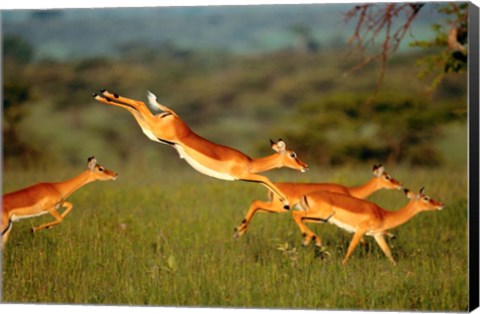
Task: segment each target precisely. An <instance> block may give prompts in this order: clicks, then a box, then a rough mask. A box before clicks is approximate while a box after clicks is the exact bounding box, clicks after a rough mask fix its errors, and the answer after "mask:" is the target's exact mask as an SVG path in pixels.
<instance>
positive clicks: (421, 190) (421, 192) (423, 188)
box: [418, 186, 425, 195]
mask: <svg viewBox="0 0 480 314" xmlns="http://www.w3.org/2000/svg"><path fill="white" fill-rule="evenodd" d="M424 190H425V187H424V186H422V188H421V189H420V192H418V193H419V194H420V195H423V191H424Z"/></svg>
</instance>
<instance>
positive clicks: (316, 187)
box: [234, 165, 402, 241]
mask: <svg viewBox="0 0 480 314" xmlns="http://www.w3.org/2000/svg"><path fill="white" fill-rule="evenodd" d="M274 184H275V185H276V186H277V187H278V188H279V189H280V190H281V191H282V192H283V193H285V195H286V196H287V198H288V201H289V203H290V206H291V207H292V208H294V207H295V205H297V204H298V203H299V202H300V199H301V198H302V197H303V196H304V195H306V194H309V193H312V192H315V191H329V192H335V193H340V194H346V195H351V196H353V197H356V198H362V199H363V198H367V197H368V196H370V195H371V194H372V193H374V192H375V191H378V190H380V189H396V190H400V189H402V184H401V183H400V182H399V181H398V180H396V179H395V178H393V177H392V176H390V175H389V174H388V173H387V172H385V168H384V167H383V166H382V165H374V166H373V177H372V178H371V179H370V180H369V181H368V182H366V183H365V184H362V185H360V186H354V187H346V186H344V185H341V184H335V183H296V182H274ZM268 198H269V201H268V202H263V201H259V200H255V201H253V202H252V204H251V205H250V209H249V210H248V212H247V214H246V215H245V218H244V219H243V221H242V223H241V224H240V225H239V226H238V227H236V228H235V235H234V237H236V238H237V237H240V236H242V235H243V234H244V233H245V232H246V231H247V228H248V226H249V224H250V222H251V221H252V219H253V216H254V215H255V214H256V213H257V212H266V213H286V212H287V211H286V210H285V209H284V208H283V206H282V203H281V202H280V200H279V199H278V197H277V196H276V195H274V194H273V193H271V192H270V193H269V195H268ZM317 241H320V239H317Z"/></svg>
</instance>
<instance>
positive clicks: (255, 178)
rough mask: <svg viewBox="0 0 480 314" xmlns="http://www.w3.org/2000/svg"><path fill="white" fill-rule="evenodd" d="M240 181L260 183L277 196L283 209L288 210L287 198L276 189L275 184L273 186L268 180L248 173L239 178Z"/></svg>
mask: <svg viewBox="0 0 480 314" xmlns="http://www.w3.org/2000/svg"><path fill="white" fill-rule="evenodd" d="M240 180H242V181H253V182H258V183H261V184H262V185H264V186H265V187H267V188H268V189H269V190H270V191H272V192H273V193H275V194H276V195H277V196H278V198H279V199H280V201H281V202H282V203H283V208H285V209H290V204H289V203H288V199H287V196H286V195H285V194H284V193H283V192H282V191H280V189H279V188H277V187H276V186H275V184H273V183H272V181H270V179H268V178H267V177H264V176H261V175H259V174H256V173H248V174H247V175H245V176H243V177H241V178H240Z"/></svg>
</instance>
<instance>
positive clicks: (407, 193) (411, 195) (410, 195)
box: [403, 189, 416, 200]
mask: <svg viewBox="0 0 480 314" xmlns="http://www.w3.org/2000/svg"><path fill="white" fill-rule="evenodd" d="M403 191H404V192H405V195H406V196H407V198H409V199H411V200H413V199H414V198H415V197H416V195H415V193H413V192H412V191H410V190H409V189H403Z"/></svg>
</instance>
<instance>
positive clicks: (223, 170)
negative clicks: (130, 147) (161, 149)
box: [93, 90, 308, 208]
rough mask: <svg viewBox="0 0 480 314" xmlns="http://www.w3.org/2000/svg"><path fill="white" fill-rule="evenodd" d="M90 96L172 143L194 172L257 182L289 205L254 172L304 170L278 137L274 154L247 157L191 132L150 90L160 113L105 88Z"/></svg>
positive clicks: (151, 135)
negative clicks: (115, 107)
mask: <svg viewBox="0 0 480 314" xmlns="http://www.w3.org/2000/svg"><path fill="white" fill-rule="evenodd" d="M93 97H94V98H95V99H96V100H97V101H99V102H101V103H104V104H107V105H112V106H117V107H121V108H124V109H126V110H128V111H129V112H130V113H131V114H132V115H133V117H134V118H135V120H136V121H137V123H138V124H139V125H140V127H141V128H142V131H143V133H144V134H145V135H146V136H147V137H148V138H149V139H150V140H152V141H155V142H160V143H163V144H167V145H170V146H173V147H174V148H175V149H176V150H177V151H178V153H179V155H180V158H182V159H185V160H186V161H187V163H188V164H190V166H192V167H193V168H194V169H195V170H197V171H198V172H200V173H202V174H205V175H207V176H211V177H214V178H217V179H221V180H227V181H234V180H242V181H250V182H256V183H260V184H262V185H264V186H266V187H267V188H268V189H269V190H270V191H272V192H273V193H275V194H276V195H277V196H278V198H279V199H280V201H281V202H282V203H283V205H284V207H285V208H289V204H288V200H287V197H286V196H285V194H284V193H283V192H282V191H281V190H279V189H278V188H277V187H276V186H275V185H274V184H273V183H272V182H271V181H270V180H269V179H268V178H267V177H265V176H262V175H259V174H257V173H259V172H264V171H268V170H271V169H274V168H281V167H288V168H292V169H296V170H300V171H302V172H304V171H306V170H307V169H308V165H307V164H305V163H303V162H302V161H301V160H300V159H298V157H297V155H296V153H295V152H293V151H291V150H289V149H287V147H286V144H285V142H284V141H282V140H279V141H278V142H276V143H275V142H273V141H271V140H270V142H271V146H272V148H273V150H275V152H276V153H275V154H273V155H270V156H266V157H263V158H251V157H249V156H247V155H245V154H244V153H242V152H240V151H238V150H236V149H233V148H231V147H228V146H223V145H220V144H216V143H213V142H211V141H209V140H207V139H205V138H203V137H201V136H200V135H198V134H196V133H194V132H193V131H192V130H191V129H190V128H189V127H188V125H187V124H186V123H185V122H184V121H183V120H182V119H181V118H180V117H179V116H178V115H177V114H176V113H175V112H174V111H173V110H171V109H169V108H168V107H166V106H164V105H161V104H159V103H158V102H157V97H156V96H155V95H153V94H152V93H150V92H149V94H148V100H149V103H150V105H151V106H152V107H156V108H159V109H160V110H162V111H163V112H162V113H160V114H156V115H154V114H152V112H151V111H150V110H149V109H148V108H147V106H146V105H145V103H144V102H142V101H138V100H132V99H129V98H125V97H121V96H119V95H117V94H115V93H110V92H108V91H106V90H101V92H100V94H93Z"/></svg>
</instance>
